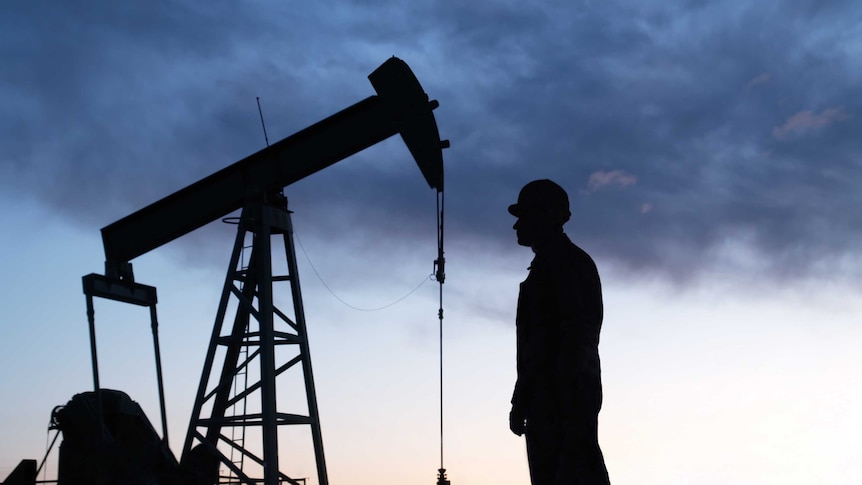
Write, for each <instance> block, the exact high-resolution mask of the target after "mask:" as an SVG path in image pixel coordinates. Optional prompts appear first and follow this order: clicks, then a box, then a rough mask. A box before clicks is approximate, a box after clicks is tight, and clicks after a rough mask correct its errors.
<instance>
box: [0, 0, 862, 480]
mask: <svg viewBox="0 0 862 485" xmlns="http://www.w3.org/2000/svg"><path fill="white" fill-rule="evenodd" d="M860 54H862V6H859V5H858V3H857V2H849V1H833V2H828V3H827V2H816V1H802V0H798V1H794V0H785V1H763V2H742V1H736V0H731V1H726V2H720V3H719V2H703V1H695V0H692V1H653V0H645V1H641V2H620V1H615V0H607V1H602V2H596V1H565V2H554V1H547V2H536V3H535V4H534V5H526V4H524V3H523V2H506V1H485V0H480V1H476V2H443V1H437V2H434V1H426V0H418V1H411V2H396V1H385V0H381V1H363V2H346V1H342V2H288V1H264V0H260V1H255V2H243V3H237V2H223V1H213V2H207V3H206V4H203V3H200V2H189V1H173V2H159V3H156V2H143V1H137V0H133V1H129V2H90V3H88V4H86V5H76V4H72V3H69V2H66V3H52V4H48V3H44V2H24V1H18V0H12V1H7V2H3V5H2V6H0V58H2V59H3V61H2V68H0V101H2V106H3V110H2V116H0V202H2V203H3V205H4V206H5V208H6V210H4V211H2V212H0V227H2V228H3V229H2V230H0V249H2V254H3V256H2V261H3V268H4V270H5V271H4V272H5V275H6V277H5V278H4V279H3V282H2V283H0V284H2V291H0V306H2V308H3V309H4V312H3V316H2V317H0V325H2V329H3V338H2V339H0V369H2V370H0V386H2V388H3V389H5V397H6V398H5V399H3V403H2V404H0V426H2V429H3V433H0V435H2V438H0V477H3V476H5V475H6V474H7V473H8V472H9V471H11V469H12V468H13V467H14V466H15V464H16V463H17V462H18V461H19V460H20V459H21V458H36V459H41V457H42V455H43V454H44V453H45V448H46V444H47V443H46V438H50V437H51V435H48V434H47V433H46V428H47V424H48V419H49V417H50V411H51V409H52V408H53V407H54V406H55V405H59V404H64V403H65V402H66V401H68V400H69V399H70V398H71V397H72V396H73V395H74V394H76V393H78V392H83V391H87V390H90V389H91V388H92V377H91V370H90V361H89V345H88V334H87V325H86V314H85V305H84V303H85V302H84V298H83V295H82V293H81V287H80V279H79V278H80V277H81V276H83V275H85V274H88V273H91V272H101V271H102V269H103V261H104V255H103V254H102V246H101V240H100V235H99V229H100V228H101V227H104V226H106V225H108V224H110V223H111V222H113V221H115V220H117V219H119V218H121V217H123V216H125V215H127V214H129V213H131V212H133V211H135V210H137V209H139V208H141V207H143V206H145V205H147V204H149V203H151V202H154V201H156V200H158V199H160V198H162V197H164V196H166V195H168V194H170V193H172V192H174V191H176V190H178V189H180V188H182V187H184V186H186V185H188V184H190V183H193V182H194V181H196V180H198V179H200V178H202V177H204V176H206V175H208V174H209V173H212V172H214V171H216V170H218V169H221V168H223V167H225V166H227V165H229V164H231V163H233V162H234V161H236V160H239V159H241V158H243V157H245V156H247V155H249V154H251V153H254V152H256V151H258V150H260V149H261V148H263V147H264V136H263V133H262V130H261V125H260V118H259V115H258V111H257V104H256V98H257V97H259V98H260V102H261V107H262V110H263V114H264V117H265V119H266V125H267V131H268V135H269V139H270V141H275V140H278V139H281V138H284V137H286V136H289V135H290V134H292V133H294V132H296V131H299V130H301V129H302V128H304V127H306V126H308V125H310V124H312V123H314V122H316V121H319V120H320V119H323V118H325V117H327V116H329V115H331V114H333V113H335V112H337V111H339V110H341V109H343V108H345V107H347V106H349V105H351V104H353V103H356V102H358V101H360V100H362V99H364V98H365V97H367V96H370V95H372V94H374V90H373V88H372V87H371V85H370V84H369V83H368V80H367V75H368V74H369V73H371V72H372V71H373V70H374V69H375V68H377V67H378V66H379V65H380V64H381V63H383V62H384V61H385V60H386V59H387V58H389V57H391V56H393V55H395V56H397V57H399V58H401V59H403V60H405V61H406V62H407V63H408V64H409V65H410V67H411V68H412V70H413V71H414V73H415V74H416V76H417V78H418V79H419V81H420V82H421V83H422V85H423V87H424V89H425V91H426V92H427V93H428V94H429V96H430V97H431V98H432V99H436V100H438V101H439V102H440V107H439V108H438V109H437V110H436V111H435V116H436V119H437V123H438V126H439V129H440V134H441V137H442V138H445V139H449V140H450V141H451V145H452V146H451V148H450V149H448V150H446V151H445V152H444V160H445V162H444V163H445V172H446V199H445V200H446V258H447V280H446V283H445V286H444V307H445V321H444V325H445V329H444V356H445V357H444V374H445V380H444V414H445V420H444V423H445V424H444V428H445V440H446V441H445V465H446V468H447V469H448V471H449V478H450V479H451V480H452V483H453V484H456V485H472V484H485V483H497V484H501V485H508V484H520V483H525V482H527V481H528V469H527V461H526V454H525V452H524V444H523V440H522V439H520V438H517V437H515V436H514V435H512V434H511V433H509V431H508V427H507V413H508V402H509V397H510V396H511V388H512V385H513V383H514V374H515V369H514V352H515V342H514V311H515V302H516V299H517V289H518V283H519V282H520V281H522V280H523V278H524V277H525V276H526V274H527V271H526V268H527V266H529V262H530V260H531V257H532V254H531V253H530V251H529V249H526V248H522V247H519V246H517V244H516V243H515V238H514V234H513V231H512V230H511V225H512V223H513V222H514V221H513V219H512V218H511V216H509V215H508V213H507V212H506V210H505V209H506V207H507V205H508V204H510V203H512V202H514V201H515V200H516V198H517V194H518V190H519V189H520V187H521V186H523V185H524V184H525V183H526V182H528V181H530V180H534V179H539V178H550V179H552V180H554V181H556V182H558V183H559V184H560V185H562V186H563V187H565V188H566V190H567V191H568V193H569V197H570V201H571V207H572V213H573V216H572V220H571V221H570V222H569V223H568V224H567V226H566V231H567V233H568V234H569V235H570V236H571V238H572V239H573V240H574V241H575V242H576V243H577V244H578V245H580V246H581V247H583V248H584V249H585V250H587V251H588V252H589V253H590V254H591V255H592V256H593V258H594V259H595V261H596V263H597V265H598V267H599V271H600V273H601V276H602V281H603V291H604V303H605V321H604V327H603V332H602V341H601V345H600V353H601V357H602V367H603V384H604V390H605V400H604V407H603V410H602V413H601V415H600V443H601V445H602V449H603V451H604V453H605V458H606V462H607V465H608V469H609V473H610V476H611V480H612V482H613V483H615V484H656V485H658V484H697V485H701V484H704V485H710V484H726V483H738V484H803V483H804V484H810V483H833V484H855V483H859V482H860V480H862V461H860V460H859V456H860V455H862V440H860V438H859V430H860V429H862V380H860V378H859V376H860V372H862V355H860V354H859V353H858V350H857V347H858V345H857V342H859V341H860V340H859V339H860V337H862V327H860V316H859V315H860V310H862V303H860V301H859V298H858V295H859V292H860V289H862V253H860V251H859V249H858V248H859V244H858V241H859V239H860V236H862V223H860V219H859V216H858V209H857V208H858V207H859V206H860V203H862V195H860V194H862V193H860V192H859V191H858V190H857V186H858V185H859V184H860V182H862V138H860V137H859V135H858V134H859V133H860V129H862V118H860V113H862V86H860V85H859V82H858V80H859V79H860V78H862V62H860V60H859V59H862V55H860ZM285 193H286V195H287V196H288V199H289V205H290V208H291V210H293V211H294V214H293V219H294V224H295V227H296V231H297V235H298V237H299V241H301V245H300V244H298V245H297V247H298V255H297V257H298V259H299V266H300V268H299V269H300V275H301V280H302V286H303V296H304V303H305V309H306V318H307V319H308V322H309V339H310V345H311V353H312V360H313V362H314V373H315V382H316V385H317V394H318V401H319V407H320V415H321V420H322V427H323V434H324V444H325V447H326V454H327V455H326V457H327V464H328V469H329V476H330V482H331V483H333V484H338V483H353V484H357V485H361V484H371V483H375V484H380V483H382V484H388V483H392V484H395V483H404V482H416V483H421V482H422V481H423V480H425V481H427V482H432V481H436V469H437V467H438V465H439V463H438V452H439V450H438V447H439V442H438V439H439V437H438V429H439V428H438V427H439V422H438V412H439V409H438V399H439V397H438V394H437V391H438V390H437V386H438V382H437V372H438V369H437V365H438V361H437V352H438V347H437V323H438V322H437V305H438V302H437V286H436V283H435V282H433V281H429V280H427V277H428V275H429V274H430V273H431V271H432V262H433V260H434V259H435V258H436V229H435V223H436V221H435V197H434V192H433V191H432V190H430V189H428V187H427V185H426V184H425V182H424V181H423V180H422V177H421V175H420V173H419V171H418V170H417V169H416V166H415V163H414V162H413V161H412V160H411V157H410V154H409V152H408V151H407V150H406V148H405V147H404V146H403V144H402V142H401V140H400V139H398V138H397V137H395V138H392V139H389V140H386V141H384V142H382V143H380V144H378V145H376V146H374V147H372V148H370V149H368V150H366V151H364V152H361V153H359V154H357V155H355V156H353V157H351V158H349V159H347V160H344V161H342V162H340V163H338V164H336V165H334V166H332V167H330V168H327V169H326V170H323V171H321V172H319V173H317V174H314V175H312V176H310V177H308V178H307V179H304V180H302V181H299V182H297V183H295V184H293V185H291V186H289V187H287V188H286V189H285ZM234 230H235V228H234V227H233V226H228V225H224V224H221V223H219V222H215V223H213V224H211V225H208V226H206V227H204V228H202V229H200V230H198V231H196V232H194V233H192V234H189V235H187V236H185V237H183V238H181V239H179V240H176V241H174V242H171V243H169V244H167V245H165V246H164V247H161V248H158V249H156V250H154V251H152V252H151V253H148V254H146V255H144V256H141V257H140V258H138V259H136V260H134V261H133V263H134V267H135V276H136V279H137V280H138V281H140V282H143V283H146V284H150V285H154V286H156V287H157V288H158V291H159V320H160V324H161V326H160V338H161V342H162V353H163V356H162V358H163V366H164V371H165V384H166V394H167V398H168V421H169V424H170V443H171V448H172V450H173V451H174V453H175V454H178V453H179V452H180V449H181V447H182V439H183V436H184V435H185V429H186V427H187V425H188V420H189V417H190V412H191V407H192V404H193V400H194V392H195V389H196V386H197V382H198V380H199V378H200V372H201V367H202V365H203V358H204V354H205V351H206V346H207V343H208V338H209V334H210V332H211V330H212V325H213V319H214V316H215V310H216V305H217V302H218V298H219V293H220V290H221V285H222V283H223V279H224V275H225V272H226V270H227V265H228V258H229V255H230V250H231V244H232V241H233V231H234ZM423 281H424V283H423V284H422V285H421V286H420V287H419V289H418V290H417V291H416V292H415V293H413V294H411V295H410V296H409V297H408V298H406V299H404V300H403V301H401V302H399V303H398V304H395V305H392V306H389V307H387V308H385V309H383V310H379V311H374V312H370V311H358V310H354V309H352V308H350V307H347V306H345V305H343V304H342V303H341V302H340V301H339V300H338V299H336V298H335V297H334V296H333V295H332V294H331V293H330V291H329V290H332V292H334V293H335V294H336V295H337V296H338V297H339V298H340V299H342V300H344V301H346V302H348V303H350V304H351V305H353V306H356V307H361V308H366V309H369V308H377V307H381V306H385V305H387V304H389V303H391V302H393V301H395V300H397V299H398V298H400V297H402V296H403V295H405V294H407V293H408V292H410V291H411V290H412V289H414V288H415V287H416V286H417V285H419V284H420V283H422V282H423ZM96 310H97V327H98V328H97V333H98V339H99V351H100V372H101V375H102V379H103V385H104V386H105V387H112V388H117V389H122V390H124V391H126V392H127V393H129V394H130V395H131V396H132V398H133V399H135V400H136V401H138V402H139V403H141V405H142V407H143V408H144V410H145V411H146V412H147V414H148V416H149V418H150V420H151V421H152V422H154V423H158V405H157V398H156V386H155V375H154V370H153V364H152V348H151V340H150V338H151V337H150V334H149V328H148V320H147V317H148V315H146V312H143V311H142V310H140V309H138V308H129V307H126V306H124V305H119V304H114V303H111V302H101V301H100V302H98V303H97V308H96ZM299 391H300V392H301V389H300V390H299ZM279 392H280V396H281V395H284V396H292V394H291V393H294V392H297V391H296V390H294V389H290V390H281V389H280V391H279ZM282 393H283V394H282ZM285 399H290V397H285ZM294 442H295V445H296V446H291V447H289V448H288V447H283V448H287V449H282V451H281V458H280V461H281V464H282V466H283V468H285V469H287V470H289V472H290V474H293V475H295V476H297V477H304V476H307V477H311V476H313V474H314V471H313V464H311V463H312V462H311V461H310V460H309V452H310V444H309V443H307V440H305V441H303V437H301V436H299V437H297V438H296V439H293V438H292V441H291V443H294ZM49 463H50V460H49ZM48 466H49V472H48V473H49V474H50V467H51V466H52V465H50V464H49V465H48ZM53 466H54V467H56V465H53ZM315 482H316V481H315V480H310V481H309V483H315Z"/></svg>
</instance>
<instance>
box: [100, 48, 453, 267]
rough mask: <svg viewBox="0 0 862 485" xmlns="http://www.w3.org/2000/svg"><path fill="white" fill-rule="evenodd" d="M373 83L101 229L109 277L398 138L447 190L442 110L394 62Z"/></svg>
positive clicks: (431, 178) (434, 181)
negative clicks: (304, 124) (360, 95)
mask: <svg viewBox="0 0 862 485" xmlns="http://www.w3.org/2000/svg"><path fill="white" fill-rule="evenodd" d="M368 79H369V80H370V81H371V84H372V86H374V89H375V90H376V91H377V93H378V95H377V96H369V97H368V98H365V99H364V100H362V101H360V102H358V103H356V104H354V105H353V106H350V107H348V108H346V109H344V110H342V111H340V112H338V113H336V114H334V115H332V116H330V117H328V118H326V119H324V120H322V121H319V122H317V123H315V124H313V125H311V126H309V127H308V128H305V129H303V130H302V131H299V132H297V133H295V134H293V135H291V136H289V137H287V138H285V139H283V140H281V141H279V142H277V143H274V144H273V145H271V146H269V147H267V148H264V149H263V150H260V151H259V152H257V153H255V154H253V155H250V156H248V157H246V158H244V159H243V160H240V161H238V162H236V163H234V164H233V165H230V166H228V167H226V168H224V169H222V170H219V171H218V172H215V173H213V174H212V175H210V176H208V177H206V178H204V179H201V180H200V181H198V182H195V183H193V184H192V185H189V186H188V187H186V188H184V189H181V190H179V191H177V192H175V193H173V194H171V195H169V196H167V197H165V198H164V199H161V200H159V201H158V202H155V203H153V204H151V205H149V206H147V207H144V208H143V209H141V210H139V211H137V212H135V213H133V214H131V215H129V216H127V217H124V218H123V219H120V220H118V221H116V222H114V223H113V224H111V225H109V226H106V227H104V228H103V229H102V243H103V245H104V247H105V257H106V262H105V271H106V275H107V276H109V277H114V278H118V279H122V280H126V279H131V280H134V276H133V275H132V271H131V267H130V266H129V261H131V260H132V259H134V258H136V257H138V256H140V255H142V254H145V253H147V252H148V251H151V250H153V249H155V248H157V247H159V246H161V245H163V244H166V243H168V242H170V241H173V240H174V239H176V238H178V237H181V236H183V235H185V234H187V233H189V232H191V231H193V230H195V229H197V228H199V227H201V226H203V225H205V224H207V223H209V222H212V221H214V220H216V219H218V218H220V217H224V216H225V215H227V214H229V213H230V212H233V211H235V210H237V209H240V208H241V207H243V205H245V203H246V201H247V200H248V199H249V198H254V197H261V196H262V195H263V194H266V193H273V192H277V191H280V190H281V189H283V188H284V187H286V186H287V185H290V184H292V183H294V182H296V181H299V180H301V179H303V178H305V177H307V176H309V175H311V174H313V173H315V172H317V171H319V170H322V169H324V168H326V167H328V166H330V165H332V164H334V163H336V162H338V161H340V160H343V159H345V158H347V157H349V156H350V155H353V154H355V153H357V152H360V151H362V150H364V149H366V148H368V147H370V146H372V145H375V144H377V143H379V142H381V141H383V140H385V139H387V138H389V137H390V136H393V135H395V134H400V135H401V137H402V139H403V140H404V142H405V144H406V145H407V148H408V149H409V150H410V153H411V154H412V155H413V158H414V159H415V160H416V163H417V164H418V165H419V169H420V170H421V171H422V174H423V176H424V177H425V180H426V182H428V185H429V186H430V187H431V188H434V189H437V190H438V191H442V190H443V154H442V149H443V148H447V147H448V146H449V142H448V141H446V140H442V141H441V140H440V134H439V132H438V130H437V122H436V120H435V119H434V113H433V112H432V111H433V110H434V109H436V108H437V106H438V105H439V104H438V103H437V101H433V100H432V101H429V99H428V95H427V94H425V92H424V91H423V90H422V86H421V85H420V84H419V81H418V80H417V79H416V76H414V75H413V72H412V71H411V70H410V68H409V67H408V66H407V64H406V63H405V62H404V61H402V60H400V59H398V58H396V57H392V58H390V59H389V60H387V61H386V62H385V63H383V65H381V66H380V67H379V68H377V69H376V70H375V71H374V72H372V73H371V74H370V75H369V76H368Z"/></svg>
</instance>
